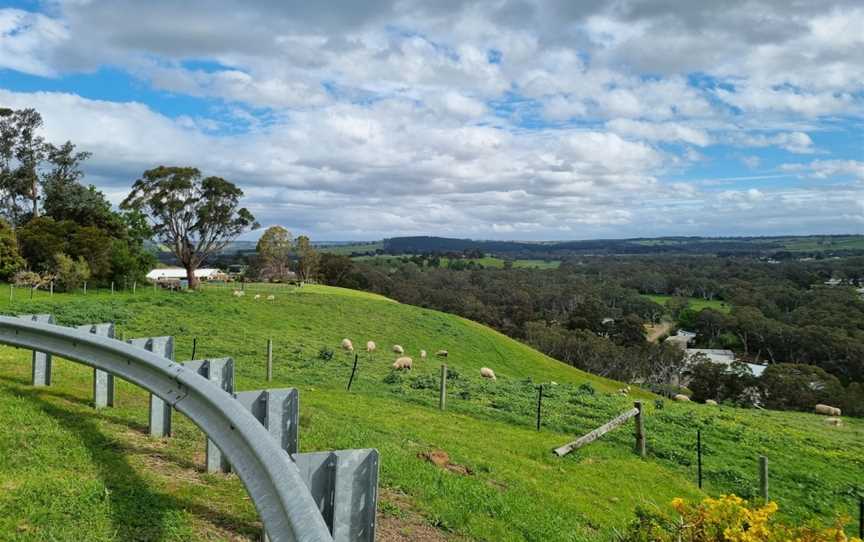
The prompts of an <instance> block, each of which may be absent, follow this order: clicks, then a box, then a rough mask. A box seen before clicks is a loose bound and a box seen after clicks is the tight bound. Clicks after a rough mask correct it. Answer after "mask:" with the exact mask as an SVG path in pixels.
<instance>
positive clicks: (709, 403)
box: [705, 399, 717, 406]
mask: <svg viewBox="0 0 864 542" xmlns="http://www.w3.org/2000/svg"><path fill="white" fill-rule="evenodd" d="M705 404H706V405H712V406H717V401H715V400H714V399H705Z"/></svg>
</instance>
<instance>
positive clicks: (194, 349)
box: [191, 337, 198, 360]
mask: <svg viewBox="0 0 864 542" xmlns="http://www.w3.org/2000/svg"><path fill="white" fill-rule="evenodd" d="M197 352H198V337H192V358H191V359H193V360H194V359H195V354H196V353H197Z"/></svg>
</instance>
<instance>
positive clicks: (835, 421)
mask: <svg viewBox="0 0 864 542" xmlns="http://www.w3.org/2000/svg"><path fill="white" fill-rule="evenodd" d="M825 423H826V424H828V425H833V426H835V427H837V426H839V425H843V420H841V419H840V418H825Z"/></svg>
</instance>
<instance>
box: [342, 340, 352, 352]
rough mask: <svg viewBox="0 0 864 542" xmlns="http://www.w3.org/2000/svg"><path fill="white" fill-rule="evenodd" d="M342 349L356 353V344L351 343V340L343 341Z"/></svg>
mask: <svg viewBox="0 0 864 542" xmlns="http://www.w3.org/2000/svg"><path fill="white" fill-rule="evenodd" d="M342 349H343V350H346V351H348V352H353V351H354V344H353V343H352V342H351V339H342Z"/></svg>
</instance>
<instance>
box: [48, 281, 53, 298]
mask: <svg viewBox="0 0 864 542" xmlns="http://www.w3.org/2000/svg"><path fill="white" fill-rule="evenodd" d="M49 287H50V288H51V293H50V294H49V295H52V296H53V295H54V281H53V280H52V281H51V285H50V286H49Z"/></svg>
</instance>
